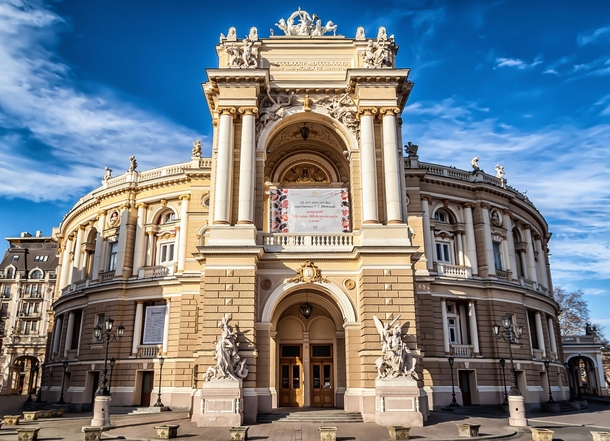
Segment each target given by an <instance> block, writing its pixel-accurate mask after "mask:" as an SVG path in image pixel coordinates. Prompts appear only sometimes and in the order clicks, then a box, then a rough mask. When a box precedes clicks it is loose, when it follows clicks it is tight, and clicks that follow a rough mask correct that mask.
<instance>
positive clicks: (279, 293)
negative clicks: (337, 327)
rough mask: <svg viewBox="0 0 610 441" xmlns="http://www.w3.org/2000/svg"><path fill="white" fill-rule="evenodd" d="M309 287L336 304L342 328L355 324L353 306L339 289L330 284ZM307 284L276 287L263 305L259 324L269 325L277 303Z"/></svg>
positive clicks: (317, 283) (315, 283) (312, 284)
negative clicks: (342, 322) (342, 324)
mask: <svg viewBox="0 0 610 441" xmlns="http://www.w3.org/2000/svg"><path fill="white" fill-rule="evenodd" d="M309 285H310V286H315V287H316V288H317V289H320V290H321V291H323V292H325V293H327V294H328V295H329V296H330V297H331V298H332V299H333V300H334V301H335V302H336V304H337V306H338V307H339V310H340V311H341V314H342V316H343V320H344V326H345V325H347V324H352V323H355V322H356V311H355V309H354V305H353V304H352V302H351V300H350V298H349V297H348V296H347V294H345V292H343V290H342V289H341V288H339V287H338V286H336V285H335V284H333V283H332V282H331V283H320V282H313V283H311V284H309ZM306 286H307V284H305V283H295V282H291V283H286V284H284V285H280V286H278V287H277V288H276V289H274V290H273V292H272V293H271V294H270V295H269V297H267V299H266V301H265V304H264V306H263V312H262V314H261V322H262V323H266V324H271V323H272V319H273V316H274V313H275V310H276V308H277V305H278V304H279V302H280V301H281V300H282V299H283V298H284V297H286V296H288V295H289V294H291V293H293V292H295V291H297V290H299V289H302V288H305V287H306Z"/></svg>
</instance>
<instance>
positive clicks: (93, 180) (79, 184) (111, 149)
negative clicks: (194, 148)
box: [0, 0, 209, 201]
mask: <svg viewBox="0 0 610 441" xmlns="http://www.w3.org/2000/svg"><path fill="white" fill-rule="evenodd" d="M62 23H63V21H62V19H61V18H60V17H58V16H57V15H55V14H54V13H53V12H51V11H49V10H47V9H44V8H42V7H39V6H35V7H33V6H31V5H29V4H26V3H23V2H21V1H19V0H13V2H12V3H10V4H7V3H4V4H1V5H0V65H1V66H2V75H0V124H1V125H2V127H3V128H4V129H6V131H7V134H5V135H4V136H3V137H2V138H1V139H0V171H1V173H0V191H1V192H2V194H3V196H5V197H15V196H19V197H23V198H26V199H30V200H34V201H40V200H66V199H68V198H70V197H72V196H74V195H77V194H82V193H83V191H85V190H86V189H88V188H90V187H91V186H92V185H98V184H99V179H100V178H101V176H102V175H103V166H104V165H109V166H110V167H111V168H115V169H116V170H117V171H118V170H122V169H127V167H128V165H129V164H128V160H127V158H128V157H129V156H130V155H132V154H134V155H136V156H137V157H138V162H140V165H141V168H143V169H145V168H149V167H154V166H158V165H162V164H165V163H167V158H168V157H171V158H176V159H175V162H180V161H187V160H188V159H189V158H190V149H191V143H190V142H191V141H192V140H194V139H195V138H202V141H204V142H206V143H207V140H205V139H204V138H203V137H201V136H198V135H197V134H196V133H195V132H194V131H193V130H191V129H188V128H185V127H181V126H179V125H177V124H175V123H173V122H172V121H169V120H167V119H166V118H163V117H160V116H158V115H155V114H153V113H151V112H148V111H146V110H142V109H139V108H137V107H135V106H133V105H131V104H128V103H125V102H123V101H121V100H120V99H119V98H117V96H116V94H114V93H113V92H112V91H110V90H108V89H107V88H104V86H103V85H99V86H98V90H97V91H96V92H93V93H86V92H81V91H79V90H78V89H79V85H78V81H77V80H75V79H74V75H73V73H72V72H71V69H70V67H69V66H67V65H66V64H64V63H62V62H61V61H60V60H58V59H57V57H56V56H54V55H53V53H52V52H50V51H49V50H48V49H47V47H46V46H45V45H48V44H49V43H48V42H49V41H50V42H53V41H56V40H57V39H58V32H59V30H60V27H61V26H63V24H62ZM32 141H36V142H37V143H39V144H42V145H44V147H45V148H46V151H44V152H42V153H40V152H27V151H24V149H23V146H24V145H26V144H28V143H29V144H31V142H32ZM208 150H209V146H208ZM116 158H119V159H118V161H120V162H117V159H116Z"/></svg>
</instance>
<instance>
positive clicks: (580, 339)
mask: <svg viewBox="0 0 610 441" xmlns="http://www.w3.org/2000/svg"><path fill="white" fill-rule="evenodd" d="M561 342H562V343H563V344H598V343H599V342H600V341H599V338H597V336H595V335H565V336H562V337H561Z"/></svg>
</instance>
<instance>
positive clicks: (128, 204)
mask: <svg viewBox="0 0 610 441" xmlns="http://www.w3.org/2000/svg"><path fill="white" fill-rule="evenodd" d="M129 208H131V203H130V202H125V203H124V204H121V205H119V210H121V211H123V210H127V209H129Z"/></svg>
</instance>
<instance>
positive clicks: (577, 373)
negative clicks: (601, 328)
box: [561, 325, 608, 396]
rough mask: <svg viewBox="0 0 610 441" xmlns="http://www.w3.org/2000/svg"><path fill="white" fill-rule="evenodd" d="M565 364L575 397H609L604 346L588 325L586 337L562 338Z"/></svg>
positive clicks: (566, 336)
mask: <svg viewBox="0 0 610 441" xmlns="http://www.w3.org/2000/svg"><path fill="white" fill-rule="evenodd" d="M561 342H562V344H563V354H564V357H565V363H566V364H567V365H568V368H569V372H570V379H569V380H570V391H571V393H572V394H573V395H581V396H582V394H590V395H599V396H607V395H608V385H607V384H606V375H605V372H604V363H603V354H602V351H603V349H604V348H603V345H602V341H601V340H600V338H599V337H598V336H597V335H596V334H595V332H594V331H593V330H592V329H591V328H590V327H589V325H587V329H586V333H585V335H564V336H562V337H561Z"/></svg>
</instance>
